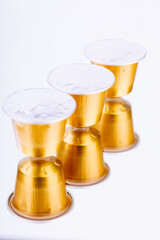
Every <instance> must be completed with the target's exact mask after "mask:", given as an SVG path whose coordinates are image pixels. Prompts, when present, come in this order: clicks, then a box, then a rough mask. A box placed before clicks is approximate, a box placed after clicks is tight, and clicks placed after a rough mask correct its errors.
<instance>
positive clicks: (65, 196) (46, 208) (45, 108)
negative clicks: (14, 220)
mask: <svg viewBox="0 0 160 240" xmlns="http://www.w3.org/2000/svg"><path fill="white" fill-rule="evenodd" d="M75 107H76V103H75V101H74V99H73V98H72V97H70V96H69V95H67V94H65V93H62V92H60V91H57V90H52V89H43V88H40V89H25V90H22V91H18V92H15V93H13V94H11V95H10V96H9V97H7V98H6V100H5V101H4V104H3V109H4V111H5V112H6V113H7V114H8V115H9V116H10V117H11V119H12V121H13V125H14V130H15V136H16V141H17V145H18V147H19V148H20V149H21V150H22V152H23V153H24V154H26V155H27V156H28V157H26V158H24V159H23V160H21V161H20V163H19V165H18V171H17V179H16V186H15V191H14V193H12V194H11V195H10V197H9V201H8V204H9V208H10V209H11V211H12V212H14V213H15V214H17V215H18V216H21V217H23V218H26V219H30V220H36V221H44V220H49V219H53V218H55V217H58V216H60V215H62V214H64V213H66V212H67V211H69V209H70V208H71V205H72V197H71V196H70V194H69V193H67V192H66V187H65V178H64V174H63V169H62V164H61V162H60V161H58V160H57V159H56V158H55V157H53V156H52V155H53V154H55V153H57V151H58V149H59V147H60V143H61V141H62V139H63V136H64V132H65V124H66V120H67V118H68V117H69V116H71V115H72V114H73V112H74V111H75Z"/></svg>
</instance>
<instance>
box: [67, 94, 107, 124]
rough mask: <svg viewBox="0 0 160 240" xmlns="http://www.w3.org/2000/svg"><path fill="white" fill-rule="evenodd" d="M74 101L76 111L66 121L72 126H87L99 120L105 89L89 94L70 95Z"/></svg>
mask: <svg viewBox="0 0 160 240" xmlns="http://www.w3.org/2000/svg"><path fill="white" fill-rule="evenodd" d="M71 96H72V97H73V98H74V100H75V101H76V111H75V112H74V113H73V114H72V116H71V117H69V118H68V121H67V123H68V124H69V125H71V126H74V127H88V126H92V125H94V124H96V123H97V122H99V121H100V119H101V115H102V110H103V106H104V100H105V91H103V92H100V93H95V94H90V95H71Z"/></svg>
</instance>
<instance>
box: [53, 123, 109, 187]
mask: <svg viewBox="0 0 160 240" xmlns="http://www.w3.org/2000/svg"><path fill="white" fill-rule="evenodd" d="M57 158H58V159H59V160H60V161H62V164H63V171H64V175H65V178H66V183H67V184H69V185H75V186H86V185H92V184H95V183H98V182H100V181H102V180H103V179H104V178H105V177H106V176H107V175H108V173H109V168H108V166H107V165H105V164H104V161H103V152H102V146H101V141H100V135H99V133H98V131H96V130H94V129H91V128H89V127H88V128H74V127H69V128H68V129H67V131H66V134H65V137H64V139H63V143H62V145H61V147H60V149H59V151H58V154H57Z"/></svg>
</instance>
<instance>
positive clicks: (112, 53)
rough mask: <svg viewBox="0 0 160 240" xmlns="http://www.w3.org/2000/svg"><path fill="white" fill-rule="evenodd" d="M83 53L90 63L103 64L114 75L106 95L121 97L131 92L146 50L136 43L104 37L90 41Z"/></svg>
mask: <svg viewBox="0 0 160 240" xmlns="http://www.w3.org/2000/svg"><path fill="white" fill-rule="evenodd" d="M84 55H85V56H86V57H87V58H88V59H89V60H90V61H91V63H93V64H96V65H99V66H103V67H105V68H106V69H108V70H110V71H111V72H112V73H113V74H114V75H115V83H114V84H113V86H112V87H111V88H110V89H108V90H107V93H106V97H110V98H112V97H122V96H125V95H127V94H128V93H129V92H131V90H132V87H133V83H134V78H135V74H136V70H137V66H138V62H139V61H141V60H142V59H143V58H144V57H145V55H146V51H145V49H144V48H143V47H141V46H140V45H139V44H137V43H133V42H129V41H126V40H122V39H104V40H98V41H95V42H92V43H90V44H89V45H88V46H87V47H86V48H85V49H84Z"/></svg>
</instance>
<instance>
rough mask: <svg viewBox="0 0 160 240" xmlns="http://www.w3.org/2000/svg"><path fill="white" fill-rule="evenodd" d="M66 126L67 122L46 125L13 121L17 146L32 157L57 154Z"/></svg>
mask: <svg viewBox="0 0 160 240" xmlns="http://www.w3.org/2000/svg"><path fill="white" fill-rule="evenodd" d="M65 125H66V120H62V121H60V122H54V123H49V124H44V125H32V124H26V123H21V122H17V121H13V126H14V130H15V135H16V140H17V145H18V147H19V148H20V149H21V150H22V152H23V153H24V154H26V155H28V156H30V157H47V156H51V155H53V154H55V153H57V151H58V149H59V146H60V143H61V141H62V139H63V136H64V132H65Z"/></svg>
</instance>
